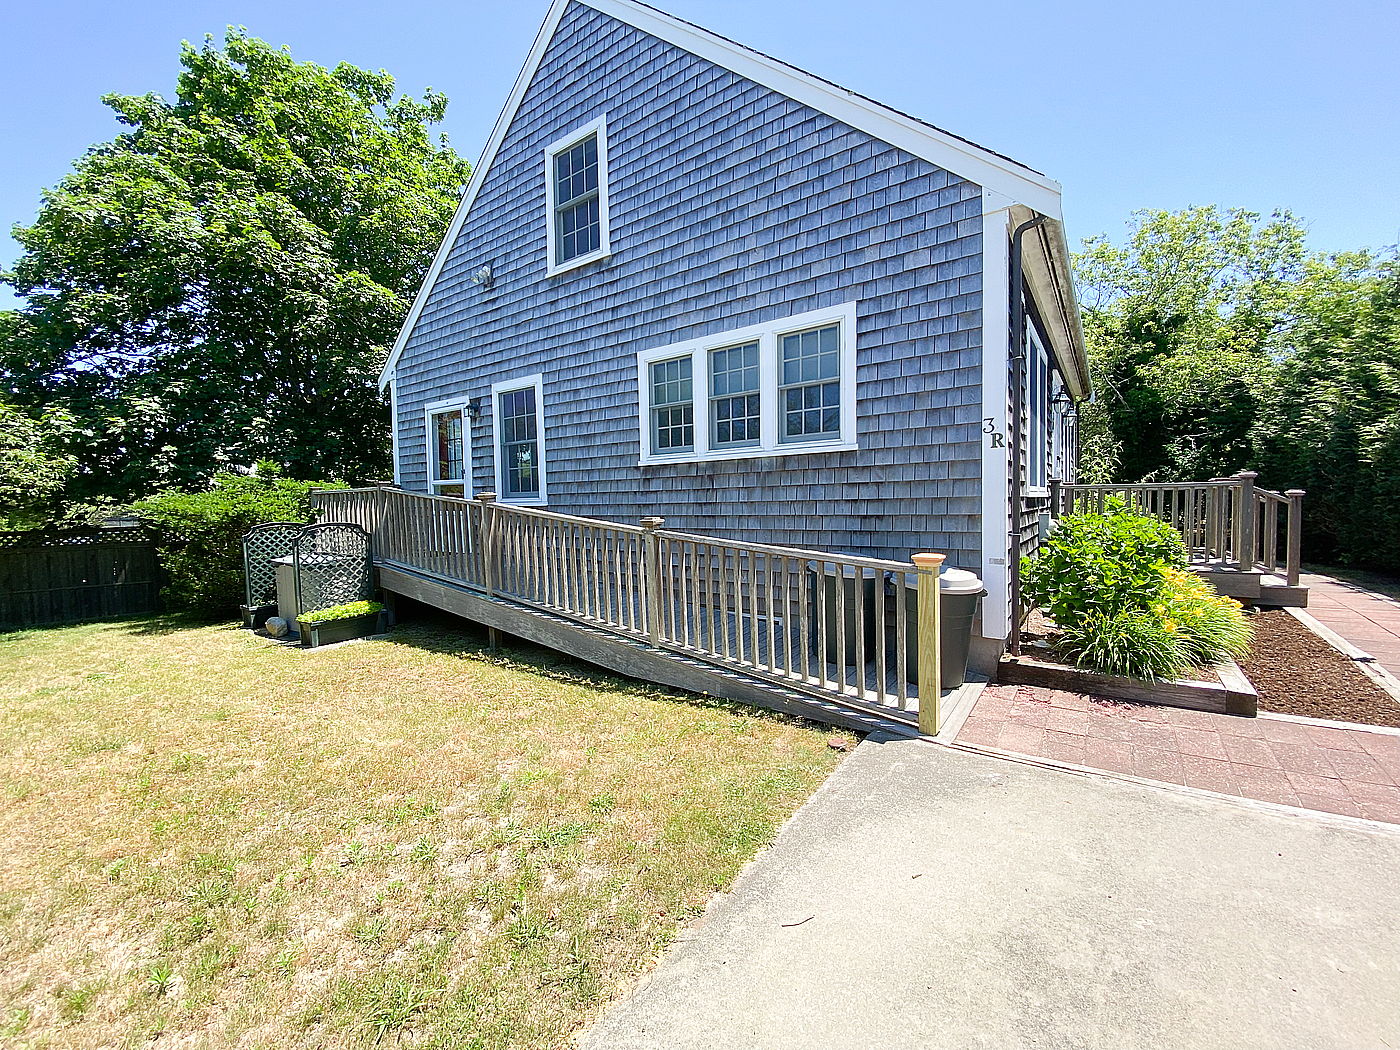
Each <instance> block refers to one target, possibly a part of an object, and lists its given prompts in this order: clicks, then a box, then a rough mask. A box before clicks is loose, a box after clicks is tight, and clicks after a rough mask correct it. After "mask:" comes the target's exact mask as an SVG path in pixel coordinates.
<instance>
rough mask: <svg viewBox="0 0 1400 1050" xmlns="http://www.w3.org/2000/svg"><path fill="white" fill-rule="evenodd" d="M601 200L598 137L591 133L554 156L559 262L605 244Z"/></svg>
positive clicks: (566, 260)
mask: <svg viewBox="0 0 1400 1050" xmlns="http://www.w3.org/2000/svg"><path fill="white" fill-rule="evenodd" d="M599 214H600V212H599V201H598V137H597V136H596V135H590V136H589V137H588V138H586V139H584V140H583V141H582V142H580V143H578V144H577V145H574V146H571V147H570V148H568V149H566V150H564V152H562V153H560V154H558V155H557V156H556V157H555V158H554V233H555V239H556V241H557V243H556V245H555V252H556V254H557V256H558V259H557V260H556V261H558V262H561V263H562V262H568V261H569V260H570V259H574V258H577V257H578V256H580V255H587V254H588V253H589V252H593V251H597V250H598V248H599V247H601V245H602V224H601V222H600V221H599Z"/></svg>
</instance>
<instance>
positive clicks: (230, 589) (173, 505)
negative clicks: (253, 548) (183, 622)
mask: <svg viewBox="0 0 1400 1050" xmlns="http://www.w3.org/2000/svg"><path fill="white" fill-rule="evenodd" d="M344 487H345V486H344V484H343V483H342V482H324V481H293V480H292V479H291V478H285V477H282V476H280V474H279V473H278V472H277V471H276V469H275V468H273V467H270V466H269V465H266V464H262V465H260V466H259V469H258V472H257V473H256V474H253V475H244V474H234V473H223V474H217V475H215V477H214V480H213V482H212V483H211V484H210V486H209V487H208V488H207V489H202V490H199V491H179V490H173V489H172V490H169V491H166V492H161V493H157V494H156V495H154V496H150V497H148V498H146V499H143V500H140V501H138V502H136V503H134V504H132V506H131V512H132V513H133V514H134V515H136V516H137V517H138V518H140V519H142V520H143V521H145V522H146V523H147V524H149V525H150V526H151V530H152V532H154V533H155V535H156V546H157V549H158V551H159V554H160V561H161V565H162V567H163V568H164V569H165V572H166V574H167V576H168V578H169V580H168V582H167V584H166V586H165V588H164V590H162V592H161V595H162V597H164V598H165V601H166V605H167V606H168V607H169V608H170V609H172V610H183V611H188V612H192V613H196V614H198V615H200V616H207V617H210V618H218V617H221V616H230V615H232V614H234V613H235V612H236V611H237V609H238V606H239V605H241V604H242V602H243V598H244V591H243V548H242V543H241V541H242V538H243V534H244V533H246V532H247V531H248V530H249V529H250V528H252V527H253V526H254V525H260V524H262V523H263V522H268V521H304V522H309V521H311V520H312V517H313V513H312V508H311V498H310V497H311V491H312V490H313V489H318V488H344Z"/></svg>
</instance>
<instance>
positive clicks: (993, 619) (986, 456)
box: [979, 189, 1011, 640]
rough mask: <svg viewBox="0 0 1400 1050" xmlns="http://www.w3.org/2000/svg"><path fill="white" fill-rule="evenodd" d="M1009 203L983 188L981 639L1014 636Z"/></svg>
mask: <svg viewBox="0 0 1400 1050" xmlns="http://www.w3.org/2000/svg"><path fill="white" fill-rule="evenodd" d="M1010 221H1011V201H1010V200H1009V199H1007V198H1006V197H1004V196H1002V195H1001V194H998V193H996V192H994V191H992V190H986V189H984V190H983V191H982V426H981V427H980V428H979V429H980V431H981V440H982V582H983V584H984V585H985V587H986V590H987V596H986V597H985V598H983V599H982V637H984V638H993V639H997V640H1005V639H1006V638H1009V637H1010V635H1011V592H1010V587H1011V583H1010V579H1011V578H1010V574H1009V570H1010V566H1008V565H1007V560H1008V558H1009V557H1010V556H1011V554H1010V546H1011V542H1010V531H1011V517H1010V515H1011V510H1010V500H1011V492H1010V489H1009V485H1008V478H1007V473H1008V471H1009V469H1010V467H1009V465H1008V459H1007V457H1008V455H1009V454H1010V448H1009V446H1008V442H1009V437H1008V434H1009V431H1008V429H1007V425H1006V424H1007V418H1006V417H1007V405H1006V401H1007V397H1008V390H1007V368H1008V365H1009V352H1010V347H1009V343H1010V339H1011V335H1010V328H1011V321H1010V310H1011V303H1010V299H1009V298H1008V286H1009V281H1010V273H1009V267H1010V244H1009V237H1010V234H1011V230H1010Z"/></svg>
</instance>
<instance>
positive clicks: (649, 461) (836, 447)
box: [637, 441, 860, 467]
mask: <svg viewBox="0 0 1400 1050" xmlns="http://www.w3.org/2000/svg"><path fill="white" fill-rule="evenodd" d="M859 449H860V446H859V445H858V444H856V442H854V441H835V442H832V441H822V442H816V441H813V442H802V443H794V444H791V445H778V446H777V447H776V448H743V449H734V450H732V451H726V450H723V449H714V450H711V451H709V452H701V453H695V452H686V453H684V454H682V455H676V456H642V457H641V458H640V459H639V460H638V461H637V464H638V466H642V467H664V466H666V465H667V464H670V463H725V462H728V461H730V460H740V459H777V458H778V457H781V456H815V455H817V454H819V453H822V452H856V451H859Z"/></svg>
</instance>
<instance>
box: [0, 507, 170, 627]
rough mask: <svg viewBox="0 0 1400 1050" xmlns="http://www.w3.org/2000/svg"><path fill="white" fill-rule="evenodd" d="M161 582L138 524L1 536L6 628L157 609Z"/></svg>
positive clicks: (0, 609) (1, 619) (0, 593)
mask: <svg viewBox="0 0 1400 1050" xmlns="http://www.w3.org/2000/svg"><path fill="white" fill-rule="evenodd" d="M162 582H163V581H162V577H161V572H160V566H159V564H158V563H157V561H156V550H155V546H154V545H153V544H152V542H151V539H150V536H149V535H148V534H147V533H146V531H145V530H144V529H142V528H140V527H139V526H137V527H121V528H98V529H82V530H65V531H38V530H36V531H33V532H6V533H0V627H4V628H18V627H38V626H44V625H49V624H62V623H77V622H80V621H82V620H97V619H103V618H106V617H110V616H136V615H140V614H141V613H149V612H154V611H156V610H158V609H159V608H160V587H161V583H162Z"/></svg>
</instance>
